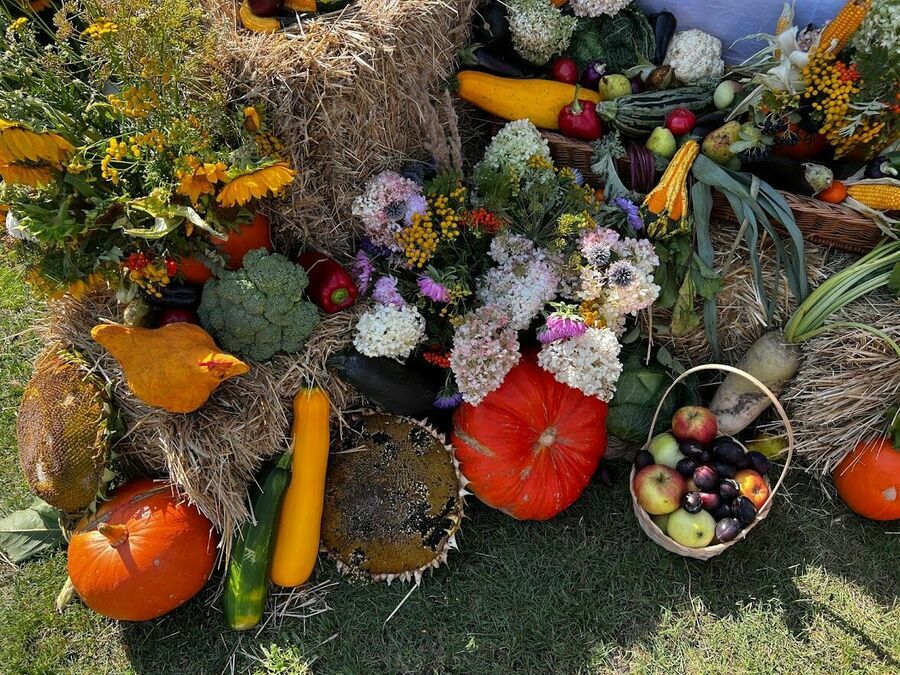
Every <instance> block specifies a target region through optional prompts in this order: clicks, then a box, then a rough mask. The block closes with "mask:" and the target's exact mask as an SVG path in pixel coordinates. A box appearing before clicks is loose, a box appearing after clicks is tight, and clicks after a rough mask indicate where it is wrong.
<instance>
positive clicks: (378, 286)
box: [372, 276, 406, 307]
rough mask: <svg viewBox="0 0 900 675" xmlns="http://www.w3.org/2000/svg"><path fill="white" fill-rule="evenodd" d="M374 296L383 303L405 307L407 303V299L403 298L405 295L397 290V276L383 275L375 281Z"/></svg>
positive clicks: (376, 300)
mask: <svg viewBox="0 0 900 675" xmlns="http://www.w3.org/2000/svg"><path fill="white" fill-rule="evenodd" d="M372 297H373V298H374V299H375V302H378V303H381V304H382V305H393V306H394V307H403V306H404V305H405V304H406V300H404V299H403V296H402V295H400V292H399V291H398V290H397V277H392V276H387V277H381V278H380V279H379V280H378V281H376V282H375V288H374V289H373V290H372Z"/></svg>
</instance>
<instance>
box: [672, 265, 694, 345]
mask: <svg viewBox="0 0 900 675" xmlns="http://www.w3.org/2000/svg"><path fill="white" fill-rule="evenodd" d="M695 295H696V290H695V288H694V281H693V278H692V275H691V274H686V275H685V277H684V282H683V283H682V284H681V288H679V289H678V299H677V300H676V301H675V307H673V309H672V335H684V334H685V333H689V332H690V331H692V330H694V329H695V328H696V327H697V326H699V325H700V317H699V316H697V312H696V310H695V309H694V296H695Z"/></svg>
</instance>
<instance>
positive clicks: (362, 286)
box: [350, 249, 374, 294]
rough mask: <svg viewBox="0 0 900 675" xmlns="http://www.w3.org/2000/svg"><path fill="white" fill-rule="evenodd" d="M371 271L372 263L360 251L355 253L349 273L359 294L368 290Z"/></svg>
mask: <svg viewBox="0 0 900 675" xmlns="http://www.w3.org/2000/svg"><path fill="white" fill-rule="evenodd" d="M373 271H374V267H373V266H372V261H371V260H370V259H369V256H368V255H367V254H366V252H365V251H364V250H362V249H360V250H359V251H357V252H356V258H355V259H354V260H353V264H352V265H351V266H350V272H351V273H352V274H353V278H354V279H355V280H356V287H357V288H358V289H359V292H360V294H364V293H365V292H366V291H368V290H369V281H371V279H372V272H373Z"/></svg>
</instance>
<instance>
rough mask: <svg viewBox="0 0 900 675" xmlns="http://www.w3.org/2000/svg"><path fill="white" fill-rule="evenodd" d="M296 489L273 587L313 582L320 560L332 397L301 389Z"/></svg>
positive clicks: (282, 529)
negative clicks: (329, 409)
mask: <svg viewBox="0 0 900 675" xmlns="http://www.w3.org/2000/svg"><path fill="white" fill-rule="evenodd" d="M293 431H294V440H293V446H294V447H293V460H292V462H293V463H292V468H291V484H290V485H289V486H288V489H287V493H286V494H285V496H284V502H283V503H282V506H281V519H280V520H279V521H278V534H277V535H276V538H275V555H274V556H273V559H272V572H271V574H272V581H274V582H275V583H276V584H278V585H279V586H287V587H291V586H299V585H300V584H302V583H304V582H305V581H306V580H307V579H309V577H310V575H311V574H312V571H313V569H314V568H315V566H316V559H317V558H318V555H319V538H320V532H321V529H322V505H323V503H324V500H325V470H326V469H327V467H328V441H329V429H328V397H327V396H326V395H325V392H323V391H322V390H321V389H318V388H316V387H314V388H312V389H302V390H300V392H298V393H297V395H296V396H295V397H294V430H293Z"/></svg>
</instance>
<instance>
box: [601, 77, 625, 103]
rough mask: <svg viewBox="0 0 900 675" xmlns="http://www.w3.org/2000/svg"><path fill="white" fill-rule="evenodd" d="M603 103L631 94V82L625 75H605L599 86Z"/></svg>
mask: <svg viewBox="0 0 900 675" xmlns="http://www.w3.org/2000/svg"><path fill="white" fill-rule="evenodd" d="M597 90H598V91H599V92H600V100H601V101H612V100H613V99H617V98H619V97H620V96H626V95H627V94H630V93H631V80H629V79H628V78H627V77H625V76H624V75H619V74H617V73H616V74H613V75H604V76H603V77H602V78H600V82H599V84H598V85H597Z"/></svg>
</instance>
